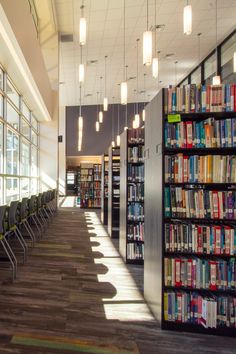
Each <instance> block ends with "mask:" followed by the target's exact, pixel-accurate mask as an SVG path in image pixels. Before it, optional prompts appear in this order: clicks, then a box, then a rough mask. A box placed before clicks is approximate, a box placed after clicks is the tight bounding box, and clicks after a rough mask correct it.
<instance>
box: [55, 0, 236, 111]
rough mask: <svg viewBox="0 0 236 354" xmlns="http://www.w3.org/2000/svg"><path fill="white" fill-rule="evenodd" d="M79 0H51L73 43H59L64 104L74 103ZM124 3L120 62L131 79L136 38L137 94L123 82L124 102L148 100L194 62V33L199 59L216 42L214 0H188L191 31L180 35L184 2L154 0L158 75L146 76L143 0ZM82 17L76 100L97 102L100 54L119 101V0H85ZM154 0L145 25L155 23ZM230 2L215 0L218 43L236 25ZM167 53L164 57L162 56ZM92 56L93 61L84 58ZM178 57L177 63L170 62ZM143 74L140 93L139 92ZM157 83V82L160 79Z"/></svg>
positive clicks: (235, 3)
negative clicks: (84, 39) (83, 35)
mask: <svg viewBox="0 0 236 354" xmlns="http://www.w3.org/2000/svg"><path fill="white" fill-rule="evenodd" d="M81 3H82V1H80V0H55V11H56V17H57V25H58V30H59V31H60V33H61V34H73V41H72V42H67V43H64V42H63V43H62V42H61V43H60V79H59V81H60V97H61V100H62V102H61V103H62V104H63V105H66V106H70V105H78V103H79V84H78V65H79V63H80V47H79V40H78V39H79V18H80V6H81ZM125 3H126V39H125V42H126V64H127V65H128V73H127V74H128V77H136V75H137V74H136V66H137V65H136V62H137V59H136V58H137V54H136V53H137V52H136V44H137V42H136V40H137V38H140V42H139V56H138V73H139V84H138V95H137V94H136V93H135V92H134V91H135V90H136V87H137V83H136V79H131V80H129V82H128V96H129V102H135V101H137V100H139V101H142V100H147V101H149V100H150V99H151V98H152V97H153V96H154V95H155V94H156V93H157V91H158V89H159V88H160V87H163V86H167V85H169V84H175V83H176V82H178V81H180V80H181V79H182V78H184V77H185V76H186V74H188V73H189V71H190V70H191V69H193V68H194V67H195V66H196V65H197V63H198V62H199V54H198V36H197V34H198V33H199V32H201V33H202V35H201V44H200V57H201V58H202V59H203V58H204V57H205V56H206V55H207V54H208V53H209V52H210V51H211V50H212V49H213V48H214V47H215V43H216V20H215V17H216V16H215V0H190V4H191V5H192V9H193V32H192V34H191V35H190V36H185V35H183V6H184V5H185V4H186V1H184V0H156V13H157V21H156V24H158V25H162V24H164V25H165V27H164V30H162V31H160V32H157V50H160V52H161V53H160V69H159V79H158V80H155V79H153V78H152V75H151V68H150V67H144V66H143V65H142V33H143V31H144V30H145V29H146V26H147V24H146V23H147V16H146V12H147V10H146V4H147V1H146V0H125ZM84 5H85V10H84V12H85V17H86V19H87V28H88V32H87V43H86V45H85V46H84V47H83V62H84V63H87V65H86V72H85V74H86V76H85V83H84V85H83V89H82V104H96V103H97V92H101V97H100V93H99V99H100V101H102V97H103V95H104V79H102V90H101V80H100V77H101V76H102V77H103V78H104V71H105V69H104V66H105V59H104V57H105V55H107V56H108V58H107V94H108V98H109V102H111V101H112V97H115V99H114V101H115V102H119V99H120V95H119V91H120V90H119V83H120V82H121V81H122V80H123V67H124V65H123V0H85V1H84ZM154 9H155V0H149V26H152V25H154V24H155V11H154ZM235 14H236V0H218V26H217V28H218V42H220V41H222V40H223V39H224V37H225V36H226V35H228V34H229V33H230V32H231V31H232V30H233V29H234V28H235V25H236V17H235ZM169 53H173V54H174V55H173V56H172V57H171V58H170V59H166V54H169ZM93 60H96V61H97V62H96V64H90V61H93ZM176 61H178V63H177V64H175V62H176ZM144 73H146V80H145V81H146V85H145V86H146V97H145V96H144V93H141V92H140V91H143V90H144ZM160 81H161V82H160Z"/></svg>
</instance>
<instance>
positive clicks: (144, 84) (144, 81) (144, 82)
mask: <svg viewBox="0 0 236 354" xmlns="http://www.w3.org/2000/svg"><path fill="white" fill-rule="evenodd" d="M143 86H144V93H143V94H144V102H143V107H145V101H146V74H145V73H144V74H143Z"/></svg>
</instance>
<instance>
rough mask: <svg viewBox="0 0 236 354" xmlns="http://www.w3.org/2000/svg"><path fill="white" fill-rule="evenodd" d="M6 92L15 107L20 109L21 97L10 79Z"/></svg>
mask: <svg viewBox="0 0 236 354" xmlns="http://www.w3.org/2000/svg"><path fill="white" fill-rule="evenodd" d="M6 91H7V96H8V97H9V98H10V100H11V101H12V102H13V103H14V105H15V106H16V107H17V108H18V109H19V108H20V96H19V94H18V92H17V91H16V89H15V87H14V86H13V85H12V83H11V81H10V80H9V79H8V78H7V90H6Z"/></svg>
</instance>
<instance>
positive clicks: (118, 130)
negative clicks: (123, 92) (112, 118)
mask: <svg viewBox="0 0 236 354" xmlns="http://www.w3.org/2000/svg"><path fill="white" fill-rule="evenodd" d="M117 118H118V119H117V123H118V126H117V135H120V105H119V103H118V107H117Z"/></svg>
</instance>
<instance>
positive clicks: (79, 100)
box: [79, 84, 82, 117]
mask: <svg viewBox="0 0 236 354" xmlns="http://www.w3.org/2000/svg"><path fill="white" fill-rule="evenodd" d="M81 89H82V87H81V84H80V87H79V115H80V117H81Z"/></svg>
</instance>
